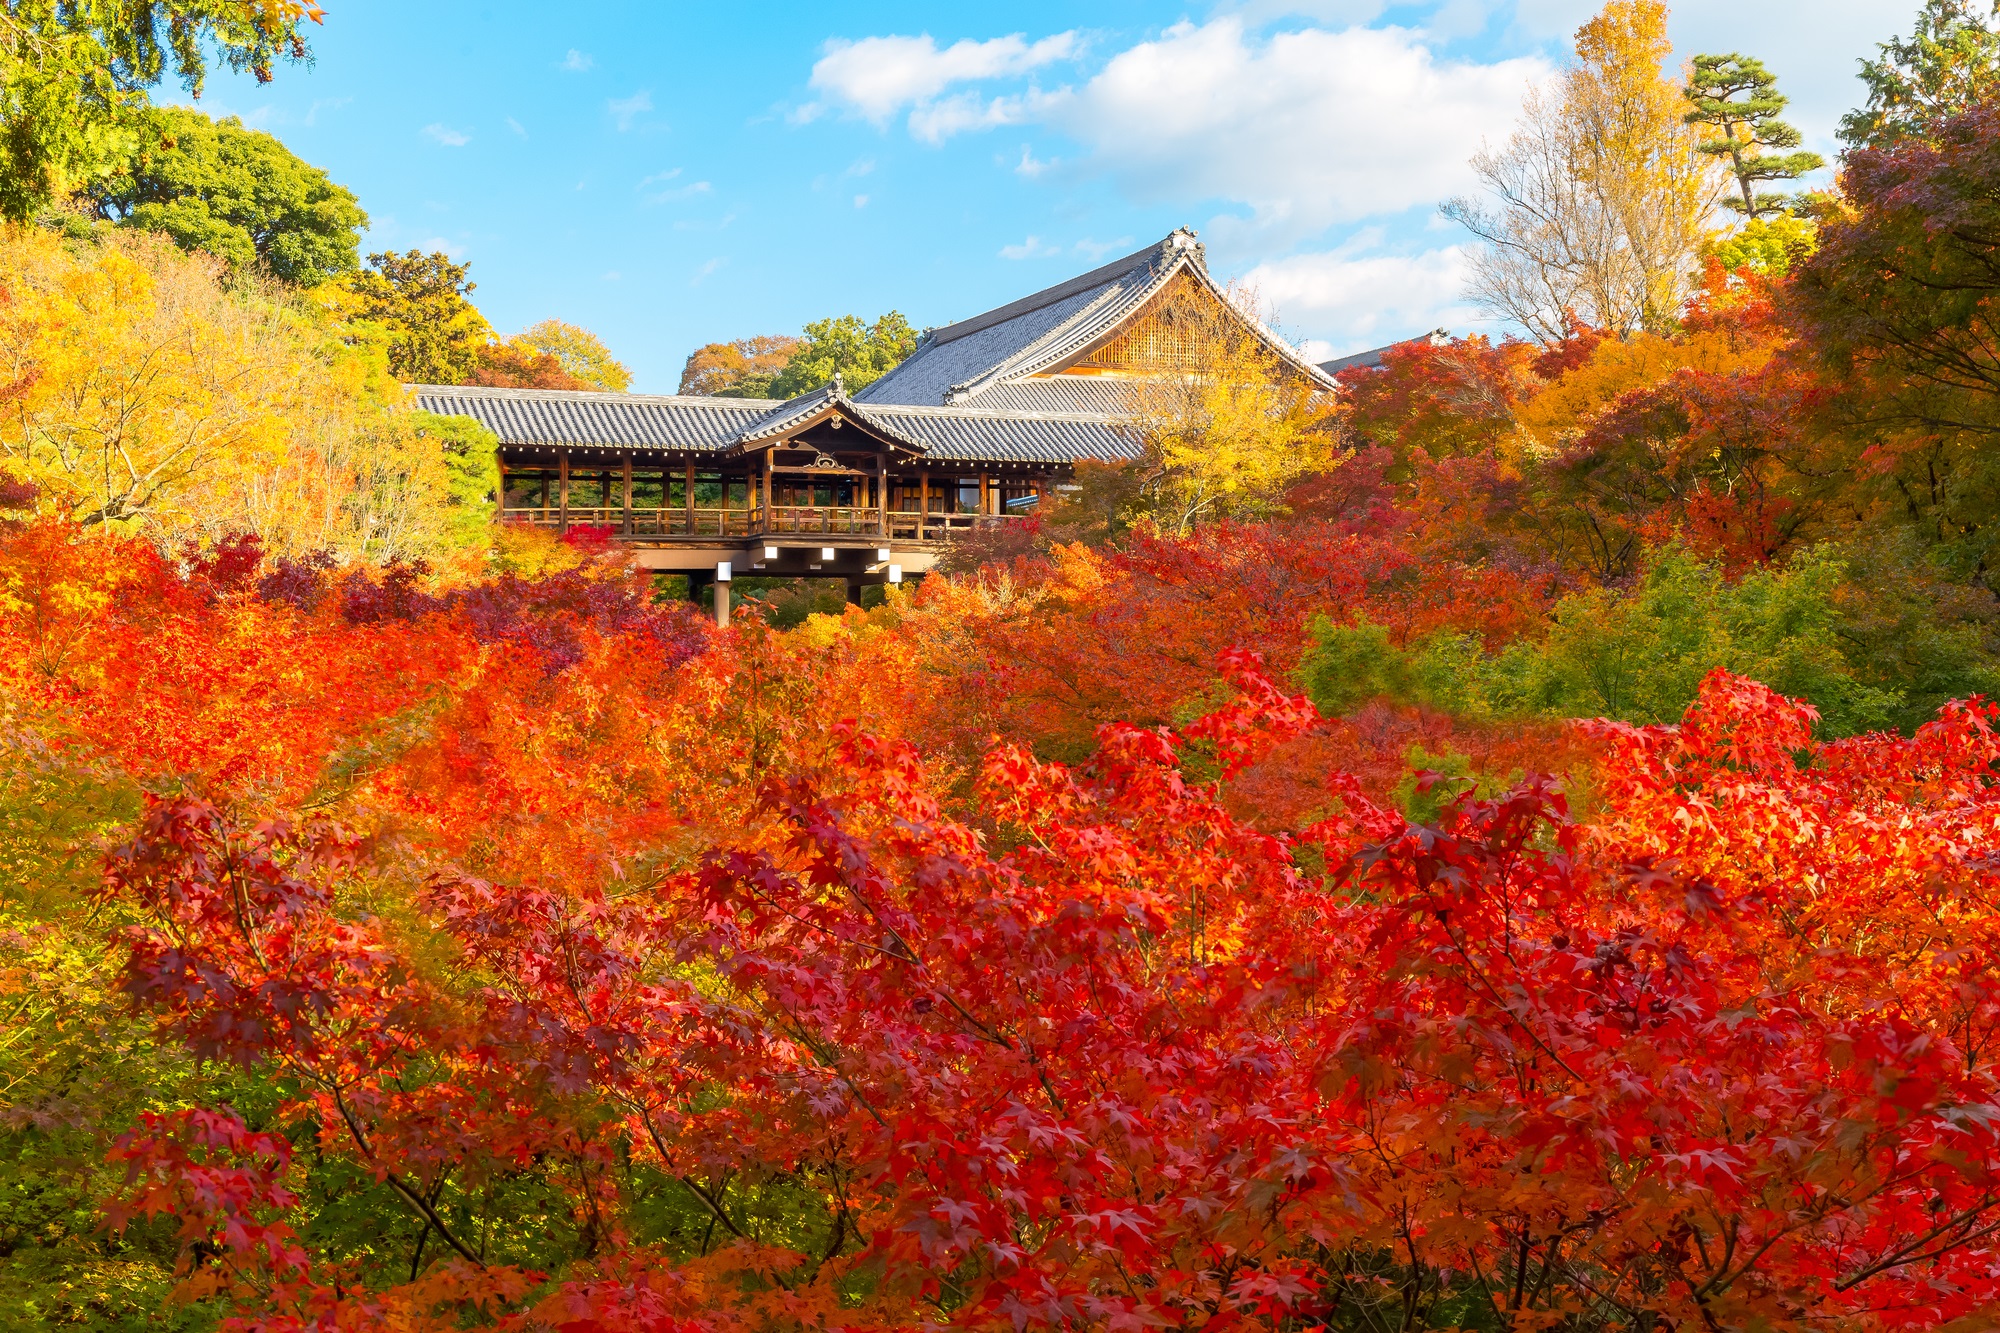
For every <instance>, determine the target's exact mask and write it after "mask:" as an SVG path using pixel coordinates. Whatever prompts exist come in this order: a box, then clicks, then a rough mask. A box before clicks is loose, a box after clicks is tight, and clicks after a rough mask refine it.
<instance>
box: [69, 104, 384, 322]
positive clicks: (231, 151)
mask: <svg viewBox="0 0 2000 1333" xmlns="http://www.w3.org/2000/svg"><path fill="white" fill-rule="evenodd" d="M140 133H141V135H142V138H143V140H144V143H143V145H142V147H141V148H140V150H139V152H138V153H137V154H135V155H134V157H133V159H132V161H131V162H130V163H129V164H128V165H127V167H126V168H125V170H123V171H121V172H119V173H117V174H115V175H113V176H110V177H107V178H105V179H103V180H101V181H99V182H96V183H95V184H93V185H92V186H90V187H88V188H87V189H86V190H85V192H84V193H85V195H86V197H87V198H88V199H89V201H90V203H91V206H92V207H93V209H94V210H95V211H96V213H97V215H98V216H99V217H102V218H106V219H109V220H111V221H115V222H117V223H118V224H119V225H121V226H126V227H138V228H142V229H144V230H146V231H160V232H165V233H166V234H167V235H169V236H171V237H173V238H174V243H175V244H177V245H179V246H180V247H181V248H182V249H183V250H201V251H205V252H207V253H208V254H211V255H214V256H215V257H216V258H218V259H221V260H224V261H226V262H227V263H228V264H229V265H230V266H231V267H232V268H237V269H243V268H249V267H253V266H261V267H263V268H265V269H268V270H269V271H270V272H271V274H272V275H273V276H275V277H278V278H281V279H283V280H284V281H286V282H290V283H296V284H298V285H300V286H312V285H315V284H317V283H321V282H325V281H326V280H328V279H329V278H336V277H339V276H341V275H342V274H346V273H352V272H354V271H355V270H356V269H357V268H359V267H360V266H361V258H360V254H359V250H360V240H361V228H363V227H365V226H367V225H368V215H367V214H366V213H363V212H362V211H361V206H360V204H359V203H357V202H356V200H355V198H354V196H353V194H351V193H349V192H348V191H347V190H345V189H343V188H342V187H341V186H339V185H336V184H334V183H333V182H332V181H331V180H329V179H327V175H326V173H325V172H324V171H321V170H320V169H319V168H318V167H315V166H312V165H310V164H308V163H306V162H302V161H300V160H299V159H298V158H297V157H294V156H293V155H292V153H291V151H290V150H289V149H287V148H286V147H285V146H284V144H282V143H280V142H278V140H276V139H275V138H273V137H272V136H270V135H268V134H265V133H262V132H261V131H257V130H249V129H245V128H244V127H243V122H242V121H240V120H237V119H236V118H235V117H233V116H232V117H230V118H229V119H227V120H221V121H215V120H210V119H209V118H208V117H207V116H204V115H203V114H201V112H199V111H190V110H187V109H185V108H182V107H162V108H159V109H158V110H153V111H149V112H147V114H146V115H145V117H144V119H143V120H142V122H141V126H140Z"/></svg>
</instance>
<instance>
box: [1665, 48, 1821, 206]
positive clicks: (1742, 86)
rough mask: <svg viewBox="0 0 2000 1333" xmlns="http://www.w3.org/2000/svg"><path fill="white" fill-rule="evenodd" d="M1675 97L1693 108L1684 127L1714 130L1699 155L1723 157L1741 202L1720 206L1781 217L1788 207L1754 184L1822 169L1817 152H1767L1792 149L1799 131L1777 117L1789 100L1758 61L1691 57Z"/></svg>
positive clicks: (1780, 196) (1779, 197) (1780, 198)
mask: <svg viewBox="0 0 2000 1333" xmlns="http://www.w3.org/2000/svg"><path fill="white" fill-rule="evenodd" d="M1681 94H1682V96H1684V97H1686V98H1687V100H1688V101H1689V103H1691V104H1692V106H1693V110H1691V111H1689V112H1688V113H1687V117H1686V119H1687V123H1688V124H1690V125H1707V126H1708V127H1710V128H1711V129H1712V130H1714V131H1715V137H1714V138H1711V139H1708V140H1706V141H1704V142H1703V143H1702V145H1701V151H1702V152H1703V153H1706V154H1707V155H1708V156H1710V157H1717V158H1728V159H1729V174H1730V175H1732V176H1734V177H1736V185H1737V188H1738V189H1739V190H1740V191H1741V192H1742V194H1743V197H1742V198H1741V199H1729V200H1725V201H1724V202H1726V203H1727V204H1728V205H1729V207H1731V208H1733V209H1735V210H1736V211H1737V212H1739V213H1741V214H1743V215H1744V216H1745V217H1747V218H1750V219H1752V220H1753V221H1754V220H1755V219H1758V218H1767V217H1775V216H1778V215H1780V214H1783V213H1785V212H1787V211H1788V210H1789V209H1790V208H1791V203H1792V201H1791V199H1790V198H1789V197H1787V196H1786V195H1783V194H1779V193H1777V192H1775V191H1764V192H1762V193H1760V192H1758V190H1757V188H1756V187H1757V186H1758V185H1759V184H1761V183H1763V182H1766V181H1790V180H1797V179H1798V178H1799V177H1800V176H1803V175H1805V174H1806V173H1807V172H1808V171H1817V170H1818V169H1819V168H1821V167H1823V166H1825V165H1826V159H1825V158H1823V157H1821V156H1820V155H1819V154H1818V153H1807V152H1788V153H1773V152H1771V151H1770V150H1771V149H1774V148H1777V149H1786V148H1789V149H1796V148H1797V147H1798V146H1799V132H1798V130H1796V129H1794V128H1793V127H1792V126H1790V125H1788V124H1786V123H1785V122H1784V121H1782V120H1779V119H1778V113H1779V112H1780V111H1783V110H1784V109H1785V107H1786V105H1787V104H1788V103H1789V102H1790V100H1791V99H1790V98H1788V97H1786V96H1785V95H1784V94H1783V93H1781V92H1779V91H1778V76H1777V75H1775V74H1773V73H1771V71H1769V70H1768V69H1765V68H1764V62H1763V61H1761V60H1758V59H1756V58H1754V57H1751V56H1741V55H1736V54H1734V53H1732V54H1730V55H1726V56H1696V57H1695V58H1694V62H1693V70H1692V72H1691V73H1690V74H1689V76H1688V84H1687V87H1686V88H1684V89H1682V90H1681Z"/></svg>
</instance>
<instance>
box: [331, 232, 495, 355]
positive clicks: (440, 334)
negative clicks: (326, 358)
mask: <svg viewBox="0 0 2000 1333" xmlns="http://www.w3.org/2000/svg"><path fill="white" fill-rule="evenodd" d="M470 268H471V266H470V265H468V264H454V263H452V262H451V256H449V255H445V254H438V253H435V252H434V253H431V254H424V253H422V252H420V251H417V250H411V251H408V252H406V253H404V254H400V255H399V254H393V253H389V254H379V255H370V256H368V267H367V268H365V269H363V270H362V271H361V272H359V273H356V274H355V275H354V276H353V277H351V278H349V279H348V282H347V285H348V289H349V290H350V291H351V292H352V293H353V295H354V298H355V301H354V308H353V310H352V311H351V314H352V317H353V318H355V319H358V320H360V321H363V322H364V323H370V324H375V325H378V326H379V327H380V328H381V329H382V330H383V331H384V333H385V335H386V337H385V341H386V344H387V351H388V357H389V373H390V374H392V375H394V376H395V377H396V378H397V379H399V380H402V381H404V382H406V383H413V384H460V383H463V382H465V380H466V379H467V377H468V376H470V375H471V374H472V371H473V368H474V366H475V365H476V364H477V363H478V358H479V351H480V349H481V348H482V347H484V346H485V345H486V344H487V343H489V342H491V341H492V340H493V328H492V326H491V325H489V324H488V323H487V322H486V317H485V316H483V315H481V314H480V313H479V309H478V307H477V306H475V305H473V304H472V302H470V301H468V300H467V299H466V296H467V294H468V293H470V292H471V291H472V289H473V287H474V286H475V285H476V284H474V283H471V282H468V281H466V276H465V275H466V273H467V272H468V271H469V270H470Z"/></svg>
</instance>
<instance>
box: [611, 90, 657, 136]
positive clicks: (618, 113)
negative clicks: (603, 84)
mask: <svg viewBox="0 0 2000 1333" xmlns="http://www.w3.org/2000/svg"><path fill="white" fill-rule="evenodd" d="M604 109H605V110H606V111H609V112H610V113H611V118H612V119H613V120H615V121H617V122H618V132H619V133H620V134H623V133H625V131H627V130H629V129H631V128H632V122H633V121H635V120H637V119H638V118H639V117H640V116H643V115H645V114H646V113H647V112H648V111H651V110H652V109H653V94H652V93H650V92H637V93H633V94H632V95H631V96H630V97H614V98H612V99H611V100H610V101H608V102H606V103H605V104H604Z"/></svg>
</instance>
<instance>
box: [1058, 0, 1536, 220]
mask: <svg viewBox="0 0 2000 1333" xmlns="http://www.w3.org/2000/svg"><path fill="white" fill-rule="evenodd" d="M1548 73H1549V68H1548V66H1547V65H1546V63H1544V62H1543V61H1542V60H1540V59H1539V58H1524V59H1515V60H1503V61H1499V62H1497V63H1494V64H1477V63H1473V62H1466V61H1444V60H1439V59H1438V58H1437V57H1436V56H1434V55H1433V54H1432V53H1431V51H1430V49H1429V48H1428V47H1427V46H1426V45H1425V44H1424V41H1423V38H1422V35H1421V34H1419V33H1416V32H1412V31H1410V30H1408V29H1400V28H1381V29H1377V28H1348V29H1345V30H1342V31H1339V32H1332V31H1327V30H1324V29H1314V28H1308V29H1304V30H1301V31H1296V32H1280V33H1277V34H1275V35H1273V36H1271V37H1269V38H1268V39H1264V40H1259V39H1257V38H1255V37H1253V36H1252V35H1251V34H1249V33H1248V32H1246V30H1245V28H1244V26H1243V24H1242V22H1241V21H1240V20H1238V19H1236V18H1233V17H1232V18H1221V19H1216V20H1214V21H1213V22H1210V23H1208V24H1205V25H1203V26H1200V27H1196V26H1194V25H1192V24H1187V23H1182V24H1179V25H1176V26H1175V27H1173V28H1170V29H1168V30H1167V31H1166V32H1165V33H1164V34H1162V35H1161V36H1160V37H1159V38H1158V39H1157V40H1154V41H1149V42H1143V43H1141V44H1139V45H1138V46H1135V47H1133V48H1131V49H1130V50H1127V51H1123V52H1120V53H1119V54H1118V55H1117V56H1115V57H1113V58H1112V59H1111V61H1110V62H1109V63H1108V64H1107V65H1106V66H1105V67H1104V69H1103V70H1102V71H1101V72H1099V73H1098V74H1097V75H1096V76H1095V77H1094V78H1092V79H1091V80H1090V81H1089V82H1088V83H1087V84H1085V85H1084V86H1083V87H1081V88H1078V89H1075V90H1064V91H1062V92H1060V93H1057V94H1053V95H1050V96H1048V97H1046V98H1044V99H1043V103H1042V105H1041V106H1040V108H1039V113H1040V116H1041V118H1043V119H1045V120H1047V121H1050V122H1052V123H1054V124H1056V125H1058V126H1059V127H1061V128H1062V129H1064V130H1066V131H1067V132H1068V133H1069V134H1070V135H1071V136H1072V137H1074V138H1076V139H1077V140H1079V141H1080V142H1082V143H1084V144H1085V145H1087V146H1088V147H1089V149H1090V159H1089V161H1088V163H1087V166H1088V167H1089V168H1090V169H1093V170H1095V171H1097V172H1100V173H1102V174H1105V175H1108V176H1111V177H1112V178H1114V179H1115V180H1117V181H1118V182H1119V183H1120V184H1121V185H1122V186H1123V187H1124V189H1125V190H1126V192H1127V193H1128V194H1129V195H1131V196H1132V197H1134V198H1135V199H1137V200H1139V201H1141V202H1145V203H1160V202H1174V203H1184V202H1186V201H1189V200H1193V199H1224V200H1228V201H1230V202H1232V203H1236V204H1239V205H1243V206H1247V207H1248V208H1249V209H1250V210H1251V213H1252V217H1251V219H1249V220H1248V221H1247V224H1246V223H1244V222H1237V223H1234V224H1232V223H1231V222H1229V221H1228V220H1224V221H1223V222H1222V223H1221V224H1220V225H1219V226H1217V225H1216V224H1212V228H1213V231H1214V239H1216V240H1218V241H1220V242H1221V243H1223V244H1224V245H1225V246H1227V245H1229V244H1230V243H1232V242H1234V241H1238V240H1247V239H1249V236H1248V235H1246V234H1245V233H1246V232H1261V233H1264V239H1265V240H1286V239H1290V240H1296V239H1298V238H1300V237H1303V236H1306V235H1310V234H1312V233H1314V232H1317V231H1319V230H1320V229H1322V228H1324V227H1327V226H1329V225H1331V224H1333V223H1337V222H1348V221H1354V220H1356V219H1360V218H1364V217H1369V216H1373V215H1379V214H1384V213H1393V212H1401V211H1402V210H1404V209H1408V208H1411V207H1413V206H1417V205H1428V204H1432V203H1435V202H1436V201H1437V200H1440V199H1444V198H1447V197H1449V196H1451V195H1452V194H1455V193H1458V192H1460V191H1461V190H1463V189H1465V188H1466V187H1467V186H1468V185H1469V183H1470V178H1469V172H1468V169H1467V167H1466V160H1467V159H1468V158H1469V157H1471V156H1472V154H1473V153H1474V152H1475V151H1477V150H1478V148H1479V145H1480V142H1481V140H1482V139H1499V138H1504V137H1505V135H1506V134H1507V132H1508V130H1509V128H1510V126H1511V124H1512V121H1513V119H1514V115H1515V112H1516V111H1517V109H1518V108H1519V106H1520V103H1521V98H1522V94H1523V93H1524V92H1525V90H1526V88H1527V85H1528V84H1529V83H1530V82H1531V81H1534V80H1538V79H1541V78H1545V77H1547V75H1548Z"/></svg>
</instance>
